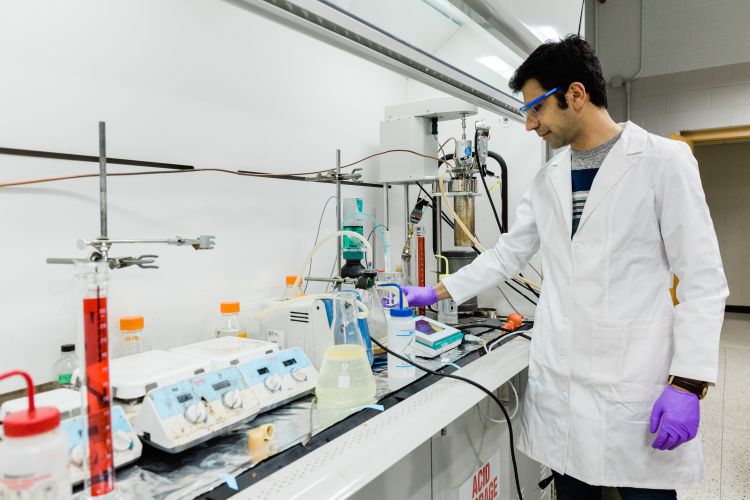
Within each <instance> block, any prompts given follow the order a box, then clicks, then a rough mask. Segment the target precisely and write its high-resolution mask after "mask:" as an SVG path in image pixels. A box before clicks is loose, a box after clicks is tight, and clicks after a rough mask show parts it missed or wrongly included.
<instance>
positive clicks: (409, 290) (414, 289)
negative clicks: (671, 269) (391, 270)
mask: <svg viewBox="0 0 750 500" xmlns="http://www.w3.org/2000/svg"><path fill="white" fill-rule="evenodd" d="M401 290H403V292H404V296H405V298H406V302H408V304H409V307H424V306H431V305H432V304H436V303H437V301H438V296H437V292H435V289H434V288H432V287H431V286H404V287H401Z"/></svg>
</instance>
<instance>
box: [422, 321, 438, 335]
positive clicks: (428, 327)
mask: <svg viewBox="0 0 750 500" xmlns="http://www.w3.org/2000/svg"><path fill="white" fill-rule="evenodd" d="M416 329H417V331H418V332H420V333H423V334H425V335H432V334H433V333H439V332H442V331H443V329H442V328H440V327H439V326H437V325H433V324H432V323H430V322H429V321H425V320H423V319H420V320H417V322H416Z"/></svg>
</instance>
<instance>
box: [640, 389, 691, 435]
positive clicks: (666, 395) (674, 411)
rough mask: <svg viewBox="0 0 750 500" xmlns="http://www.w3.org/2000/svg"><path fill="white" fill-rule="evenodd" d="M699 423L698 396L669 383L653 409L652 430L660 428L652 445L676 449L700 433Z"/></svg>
mask: <svg viewBox="0 0 750 500" xmlns="http://www.w3.org/2000/svg"><path fill="white" fill-rule="evenodd" d="M699 423H700V403H699V400H698V396H696V395H695V394H693V393H690V392H686V391H681V390H679V389H675V388H674V387H672V386H671V385H668V386H666V387H665V388H664V391H662V393H661V396H659V399H657V400H656V402H655V403H654V408H653V409H652V410H651V429H650V430H651V432H656V431H657V429H658V430H659V434H658V435H657V436H656V439H655V440H654V442H653V444H652V445H651V446H653V447H654V448H656V449H657V450H674V449H675V448H677V447H678V446H680V445H681V444H682V443H685V442H687V441H690V440H691V439H693V438H694V437H695V436H696V434H698V424H699Z"/></svg>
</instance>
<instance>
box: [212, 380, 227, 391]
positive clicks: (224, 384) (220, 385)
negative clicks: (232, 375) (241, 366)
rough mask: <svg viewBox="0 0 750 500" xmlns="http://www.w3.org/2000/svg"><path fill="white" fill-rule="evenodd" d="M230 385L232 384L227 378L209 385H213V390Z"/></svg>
mask: <svg viewBox="0 0 750 500" xmlns="http://www.w3.org/2000/svg"><path fill="white" fill-rule="evenodd" d="M230 385H232V383H231V382H230V381H229V380H223V381H221V382H219V383H218V384H214V385H212V386H211V387H213V388H214V390H215V391H218V390H220V389H224V388H225V387H229V386H230Z"/></svg>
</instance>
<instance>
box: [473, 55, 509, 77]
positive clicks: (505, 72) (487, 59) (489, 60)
mask: <svg viewBox="0 0 750 500" xmlns="http://www.w3.org/2000/svg"><path fill="white" fill-rule="evenodd" d="M477 61H479V62H480V63H482V64H484V65H485V66H487V67H488V68H490V69H491V70H492V71H494V72H495V73H497V74H499V75H500V76H502V77H503V78H505V79H506V80H510V77H511V76H513V72H514V71H515V70H514V69H513V67H512V66H511V65H510V64H508V63H507V62H505V61H503V60H502V59H500V58H499V57H497V56H484V57H479V58H477Z"/></svg>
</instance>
